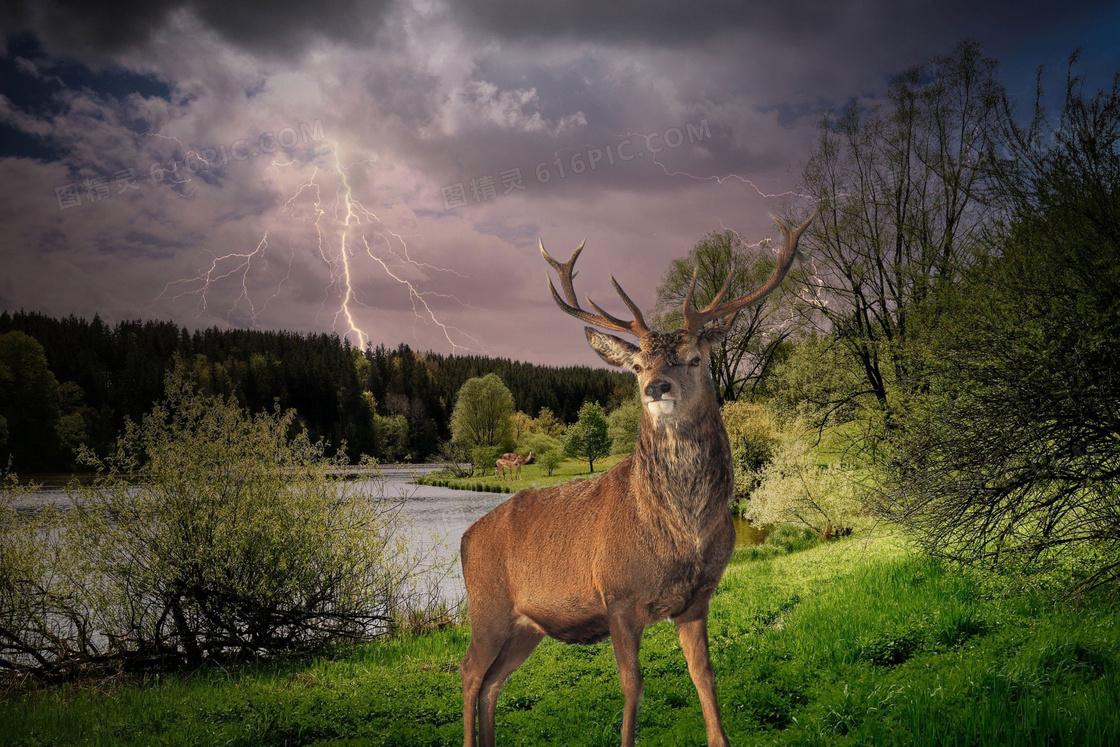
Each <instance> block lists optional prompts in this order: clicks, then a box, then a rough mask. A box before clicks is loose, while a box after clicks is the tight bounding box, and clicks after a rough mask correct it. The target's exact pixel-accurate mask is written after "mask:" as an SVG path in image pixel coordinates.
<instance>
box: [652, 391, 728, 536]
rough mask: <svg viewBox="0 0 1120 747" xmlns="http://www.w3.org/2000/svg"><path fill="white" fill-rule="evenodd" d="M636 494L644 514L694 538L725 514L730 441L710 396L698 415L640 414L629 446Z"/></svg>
mask: <svg viewBox="0 0 1120 747" xmlns="http://www.w3.org/2000/svg"><path fill="white" fill-rule="evenodd" d="M633 475H634V479H635V480H636V481H637V485H636V486H635V487H636V488H637V490H636V491H635V494H636V496H637V499H638V501H639V504H640V508H641V509H642V511H643V513H645V514H646V515H647V516H648V517H649V518H651V519H652V520H654V521H655V522H656V523H658V524H660V525H663V526H664V527H665V528H666V529H668V530H671V531H672V532H673V533H674V534H683V535H685V536H686V537H687V538H688V539H693V540H695V539H698V538H700V537H702V535H703V534H704V533H705V527H708V526H710V525H711V524H712V522H713V521H714V520H715V518H716V517H717V516H718V515H719V514H720V513H721V512H722V513H726V511H727V504H728V501H729V500H730V499H731V495H732V490H733V487H734V480H733V477H732V471H731V446H730V443H729V442H728V440H727V430H726V429H725V428H724V426H723V418H722V417H720V413H719V407H718V406H717V405H716V403H715V398H714V397H713V398H712V402H711V403H710V405H709V406H706V407H704V408H702V411H701V413H700V414H699V416H698V417H695V418H689V419H682V420H678V421H677V422H672V423H665V422H663V423H656V422H655V421H654V419H653V417H652V416H651V415H650V414H649V412H648V411H643V413H642V423H641V427H640V429H639V431H638V443H637V447H636V448H635V450H634V471H633Z"/></svg>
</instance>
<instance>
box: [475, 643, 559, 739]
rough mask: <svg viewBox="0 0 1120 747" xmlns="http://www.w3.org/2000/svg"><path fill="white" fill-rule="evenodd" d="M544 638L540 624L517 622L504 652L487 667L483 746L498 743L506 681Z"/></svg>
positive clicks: (482, 706) (483, 689)
mask: <svg viewBox="0 0 1120 747" xmlns="http://www.w3.org/2000/svg"><path fill="white" fill-rule="evenodd" d="M542 638H544V635H543V634H542V633H540V632H539V631H538V630H537V629H536V628H533V627H530V626H528V625H520V624H517V623H514V624H513V628H512V630H511V631H510V635H509V637H508V638H507V639H506V642H505V644H504V645H503V646H502V650H501V653H500V654H498V657H497V658H496V659H495V660H494V662H493V663H492V664H491V665H490V668H489V669H488V670H487V672H486V676H485V678H483V681H482V687H481V690H480V692H479V699H478V717H479V722H480V723H479V730H478V731H479V739H480V741H481V743H482V745H483V747H494V718H495V712H496V708H497V706H498V693H499V692H501V689H502V685H504V684H505V681H506V680H507V679H509V676H510V675H511V674H513V671H514V670H515V669H517V668H518V667H519V666H521V664H522V663H524V661H525V660H526V659H527V658H529V654H531V653H533V649H535V648H536V647H537V644H538V643H540V642H541V639H542Z"/></svg>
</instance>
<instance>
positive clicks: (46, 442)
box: [0, 332, 59, 471]
mask: <svg viewBox="0 0 1120 747" xmlns="http://www.w3.org/2000/svg"><path fill="white" fill-rule="evenodd" d="M0 367H2V368H3V370H4V372H5V374H6V375H3V376H0V417H3V418H4V420H5V421H7V427H8V447H7V448H8V453H7V454H4V455H0V456H3V457H4V461H5V462H6V461H7V457H8V456H9V455H10V456H11V458H12V460H13V462H14V464H15V466H16V467H17V468H20V469H22V470H24V471H29V470H36V469H46V468H49V467H50V466H51V465H52V464H53V462H54V459H55V457H56V455H57V454H58V452H59V443H58V433H57V432H56V430H55V427H56V426H57V425H58V418H59V411H58V380H57V379H55V377H54V374H53V373H51V370H50V368H49V367H48V366H47V356H46V354H45V353H44V352H43V346H42V345H40V344H39V342H38V340H36V339H35V338H34V337H31V336H30V335H27V334H24V333H23V332H8V333H7V334H4V335H0Z"/></svg>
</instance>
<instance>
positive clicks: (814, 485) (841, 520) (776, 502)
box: [745, 439, 861, 539]
mask: <svg viewBox="0 0 1120 747" xmlns="http://www.w3.org/2000/svg"><path fill="white" fill-rule="evenodd" d="M856 488H857V486H856V481H855V475H854V473H853V472H852V471H851V470H850V469H848V468H846V467H844V466H842V465H820V464H818V463H817V458H816V454H815V453H814V452H813V450H812V449H811V448H810V447H809V445H808V444H807V443H806V442H805V440H803V439H791V440H789V441H786V442H785V443H783V444H781V445H780V446H779V447H778V448H777V450H776V451H775V452H774V457H773V459H771V461H770V462H769V463H768V464H767V465H766V466H764V467H763V468H762V470H761V472H760V475H759V483H758V487H757V488H756V489H755V490H754V492H753V493H752V495H751V501H750V505H749V506H748V507H747V510H746V512H745V516H746V518H747V519H749V520H750V521H751V522H753V523H755V524H758V525H761V526H770V525H774V524H787V523H789V524H798V525H801V526H805V527H807V528H809V529H811V530H813V531H814V532H816V533H817V534H818V535H820V536H821V538H823V539H831V538H833V537H838V536H843V535H846V534H850V533H851V531H852V525H853V523H854V522H855V519H856V517H857V516H858V514H859V513H860V510H861V506H860V501H859V498H858V492H857V489H856Z"/></svg>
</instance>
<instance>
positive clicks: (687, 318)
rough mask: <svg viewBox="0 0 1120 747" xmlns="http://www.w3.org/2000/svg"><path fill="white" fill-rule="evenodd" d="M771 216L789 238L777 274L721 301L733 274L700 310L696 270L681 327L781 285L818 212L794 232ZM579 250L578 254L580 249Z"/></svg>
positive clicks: (699, 323)
mask: <svg viewBox="0 0 1120 747" xmlns="http://www.w3.org/2000/svg"><path fill="white" fill-rule="evenodd" d="M770 217H771V218H774V222H775V223H777V224H778V228H780V229H781V230H782V236H783V238H784V239H785V243H784V244H783V245H782V250H781V251H780V252H779V253H778V266H777V267H775V268H774V274H773V275H771V276H770V279H769V280H767V281H766V282H765V283H764V284H763V285H762V287H761V288H758V289H757V290H755V291H752V292H751V293H748V294H747V295H745V296H741V297H739V298H736V299H735V300H733V301H727V302H726V303H721V301H722V300H723V297H724V295H725V294H726V293H727V289H728V288H730V287H731V278H732V277H733V275H728V276H727V282H726V283H724V284H723V288H721V289H720V292H719V293H717V294H716V297H715V298H713V299H712V302H711V303H710V304H708V305H707V306H705V307H704V308H703V309H699V310H696V309H693V308H692V292H693V291H694V290H696V273H695V272H694V273H692V285H690V286H689V288H688V295H687V296H685V299H684V326H683V327H681V329H686V330H688V331H689V332H696V331H698V330H699V329H700V328H701V327H703V326H704V325H705V324H707V323H708V322H710V321H712V320H713V319H718V318H719V317H722V316H730V315H731V314H737V313H738V312H739V311H741V310H742V309H745V308H746V307H747V306H750V305H751V304H755V303H758V302H759V301H761V300H762V299H764V298H766V296H767V294H769V293H770V291H772V290H774V289H775V288H777V287H778V286H779V285H781V283H782V278H784V277H785V276H786V273H787V272H789V268H790V267H792V266H793V260H794V258H795V257H797V256H798V254H797V242H798V240H800V238H801V234H802V233H804V232H805V229H806V228H808V227H809V224H810V223H812V222H813V218H815V217H817V214H816V213H813V215H811V216H810V217H809V220H807V221H805V222H804V223H802V224H801V226H800V227H799V228H797V229H796V230H794V231H790V230H789V228H788V227H787V226H786V224H784V223H782V222H781V221H780V220H778V219H777V218H776V217H774V216H770ZM576 253H577V254H578V253H579V252H576ZM573 259H574V258H573ZM553 293H555V291H553Z"/></svg>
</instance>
